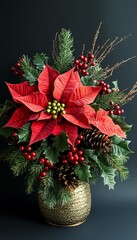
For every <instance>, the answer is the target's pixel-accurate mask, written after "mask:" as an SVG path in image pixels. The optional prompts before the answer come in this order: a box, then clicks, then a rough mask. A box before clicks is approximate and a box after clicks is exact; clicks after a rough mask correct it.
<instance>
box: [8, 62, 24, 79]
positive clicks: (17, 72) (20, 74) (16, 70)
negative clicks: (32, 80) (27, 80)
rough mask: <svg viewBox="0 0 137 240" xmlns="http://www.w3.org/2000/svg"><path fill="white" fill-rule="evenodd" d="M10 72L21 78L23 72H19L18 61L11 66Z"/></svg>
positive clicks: (19, 65)
mask: <svg viewBox="0 0 137 240" xmlns="http://www.w3.org/2000/svg"><path fill="white" fill-rule="evenodd" d="M10 71H11V72H13V73H14V74H15V75H17V76H19V77H21V78H22V77H23V71H22V70H21V64H20V61H18V62H16V64H15V66H11V67H10Z"/></svg>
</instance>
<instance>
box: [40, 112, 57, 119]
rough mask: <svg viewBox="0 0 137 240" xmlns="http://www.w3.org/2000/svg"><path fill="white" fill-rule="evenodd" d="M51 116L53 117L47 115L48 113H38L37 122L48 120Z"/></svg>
mask: <svg viewBox="0 0 137 240" xmlns="http://www.w3.org/2000/svg"><path fill="white" fill-rule="evenodd" d="M52 116H53V115H52V114H49V113H46V112H45V111H42V112H41V113H40V116H39V118H38V120H46V119H50V118H52Z"/></svg>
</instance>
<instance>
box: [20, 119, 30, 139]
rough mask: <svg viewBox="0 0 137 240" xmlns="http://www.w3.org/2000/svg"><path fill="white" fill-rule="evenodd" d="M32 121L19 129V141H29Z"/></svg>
mask: <svg viewBox="0 0 137 240" xmlns="http://www.w3.org/2000/svg"><path fill="white" fill-rule="evenodd" d="M29 130H30V123H27V124H25V125H24V126H23V127H22V128H20V129H19V131H18V137H19V141H18V142H28V141H29V137H30V132H29Z"/></svg>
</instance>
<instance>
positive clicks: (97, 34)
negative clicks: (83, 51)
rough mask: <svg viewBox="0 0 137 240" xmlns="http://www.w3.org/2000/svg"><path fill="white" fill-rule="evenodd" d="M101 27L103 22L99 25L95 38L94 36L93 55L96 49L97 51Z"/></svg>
mask: <svg viewBox="0 0 137 240" xmlns="http://www.w3.org/2000/svg"><path fill="white" fill-rule="evenodd" d="M101 25H102V22H101V23H100V24H99V27H98V29H97V31H96V34H95V36H94V39H93V43H92V49H91V53H94V49H95V46H96V42H97V39H98V36H99V32H100V28H101Z"/></svg>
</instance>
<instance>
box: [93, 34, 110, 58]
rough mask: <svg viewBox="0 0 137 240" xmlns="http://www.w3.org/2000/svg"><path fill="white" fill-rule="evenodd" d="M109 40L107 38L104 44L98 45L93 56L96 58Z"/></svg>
mask: <svg viewBox="0 0 137 240" xmlns="http://www.w3.org/2000/svg"><path fill="white" fill-rule="evenodd" d="M109 41H110V39H109V38H108V39H107V40H106V41H105V42H104V44H103V45H102V46H98V47H97V49H96V50H95V52H94V56H95V58H97V56H98V55H99V53H100V52H101V51H102V50H103V49H104V48H105V46H106V45H107V43H108V42H109Z"/></svg>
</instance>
